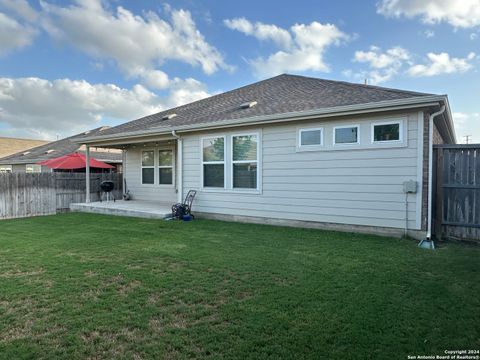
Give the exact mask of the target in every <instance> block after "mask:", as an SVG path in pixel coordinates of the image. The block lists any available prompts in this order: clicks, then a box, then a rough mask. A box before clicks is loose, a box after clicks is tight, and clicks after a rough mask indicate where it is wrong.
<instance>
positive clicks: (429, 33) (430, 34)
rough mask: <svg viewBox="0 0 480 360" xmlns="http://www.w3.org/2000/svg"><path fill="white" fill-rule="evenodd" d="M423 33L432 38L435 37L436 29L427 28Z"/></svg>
mask: <svg viewBox="0 0 480 360" xmlns="http://www.w3.org/2000/svg"><path fill="white" fill-rule="evenodd" d="M423 35H424V36H425V37H426V38H427V39H430V38H433V37H434V36H435V31H433V30H429V29H428V30H425V31H424V32H423Z"/></svg>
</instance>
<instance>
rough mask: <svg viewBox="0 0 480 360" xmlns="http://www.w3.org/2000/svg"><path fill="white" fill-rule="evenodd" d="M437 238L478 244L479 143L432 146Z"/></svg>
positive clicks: (479, 229)
mask: <svg viewBox="0 0 480 360" xmlns="http://www.w3.org/2000/svg"><path fill="white" fill-rule="evenodd" d="M434 159H436V162H434V164H435V163H436V165H437V166H436V169H435V167H434V179H435V181H434V183H433V185H434V189H433V193H434V194H435V195H436V196H434V202H433V206H434V208H433V209H434V211H435V213H434V231H435V235H436V237H437V238H441V239H451V240H468V241H475V242H479V243H480V144H471V145H435V147H434Z"/></svg>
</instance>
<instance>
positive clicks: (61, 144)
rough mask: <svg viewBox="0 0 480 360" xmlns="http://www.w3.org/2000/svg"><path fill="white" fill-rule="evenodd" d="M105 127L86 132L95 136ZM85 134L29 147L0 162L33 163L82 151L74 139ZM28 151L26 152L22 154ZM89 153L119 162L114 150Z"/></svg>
mask: <svg viewBox="0 0 480 360" xmlns="http://www.w3.org/2000/svg"><path fill="white" fill-rule="evenodd" d="M105 130H106V129H105V128H103V127H100V128H97V129H93V130H91V131H89V132H88V136H97V135H103V131H105ZM84 136H86V135H85V133H81V134H77V135H74V136H71V137H68V138H65V139H61V140H57V141H53V142H50V143H47V144H45V145H40V146H37V147H34V148H31V149H27V150H23V151H21V152H18V153H16V154H13V155H9V156H6V157H3V158H1V159H0V164H3V165H13V164H35V163H37V162H39V161H43V160H48V159H53V158H57V157H59V156H63V155H66V154H71V153H73V152H76V151H78V152H82V153H83V152H84V151H80V149H81V147H80V144H79V143H78V142H76V141H75V140H77V139H79V138H81V137H84ZM51 149H53V150H55V151H53V152H50V153H48V154H47V153H46V152H47V151H48V150H51ZM26 152H28V154H25V155H23V154H24V153H26ZM90 155H91V156H92V157H94V158H95V159H97V160H101V161H106V162H109V161H111V162H121V161H122V154H121V153H116V152H103V151H101V152H96V151H90Z"/></svg>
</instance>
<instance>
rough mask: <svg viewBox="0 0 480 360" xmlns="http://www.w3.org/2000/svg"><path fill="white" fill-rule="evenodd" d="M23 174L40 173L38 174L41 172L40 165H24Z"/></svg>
mask: <svg viewBox="0 0 480 360" xmlns="http://www.w3.org/2000/svg"><path fill="white" fill-rule="evenodd" d="M25 172H27V173H40V172H42V165H38V164H27V165H25Z"/></svg>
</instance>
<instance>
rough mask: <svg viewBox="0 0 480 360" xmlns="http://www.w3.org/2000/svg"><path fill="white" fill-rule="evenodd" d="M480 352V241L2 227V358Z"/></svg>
mask: <svg viewBox="0 0 480 360" xmlns="http://www.w3.org/2000/svg"><path fill="white" fill-rule="evenodd" d="M479 348H480V247H472V246H462V245H456V244H443V245H442V246H441V248H439V249H438V250H436V251H428V250H423V249H419V248H417V246H416V242H414V241H408V240H398V239H391V238H384V237H376V236H369V235H358V234H346V233H338V232H328V231H317V230H307V229H294V228H281V227H272V226H261V225H249V224H236V223H227V222H217V221H206V220H198V221H193V222H190V223H184V222H167V221H154V220H144V219H133V218H123V217H109V216H100V215H89V214H65V215H57V216H48V217H38V218H30V219H20V220H12V221H2V222H0V357H1V358H5V359H19V358H45V359H52V358H67V359H75V358H115V359H122V358H125V359H149V358H166V359H177V358H225V359H245V358H250V359H265V358H271V359H278V358H286V359H293V358H297V359H298V358H325V359H340V358H343V359H379V358H380V359H382V358H383V359H406V358H407V355H409V354H410V355H417V354H421V355H432V354H443V353H444V350H446V349H479Z"/></svg>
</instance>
